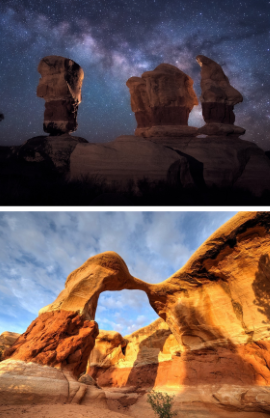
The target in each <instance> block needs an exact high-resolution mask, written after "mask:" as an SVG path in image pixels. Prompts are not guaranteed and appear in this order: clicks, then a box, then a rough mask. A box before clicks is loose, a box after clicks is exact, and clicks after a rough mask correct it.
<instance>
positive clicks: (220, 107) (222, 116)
mask: <svg viewBox="0 0 270 418" xmlns="http://www.w3.org/2000/svg"><path fill="white" fill-rule="evenodd" d="M196 60H197V62H198V63H199V65H200V66H201V68H202V69H201V90H202V94H201V97H200V99H201V102H202V114H203V118H204V120H205V122H206V125H204V126H203V127H202V128H200V129H199V133H200V134H205V135H234V136H239V135H243V134H244V133H245V129H244V128H240V127H239V126H235V125H234V121H235V115H234V112H233V109H234V106H235V105H236V104H237V103H240V102H242V101H243V96H242V95H241V93H239V91H237V90H236V89H235V88H234V87H232V86H231V84H230V82H229V79H228V77H227V76H226V75H225V74H224V71H223V69H222V67H221V66H220V65H219V64H217V63H216V62H215V61H213V60H211V59H210V58H207V57H205V56H204V55H198V56H197V57H196Z"/></svg>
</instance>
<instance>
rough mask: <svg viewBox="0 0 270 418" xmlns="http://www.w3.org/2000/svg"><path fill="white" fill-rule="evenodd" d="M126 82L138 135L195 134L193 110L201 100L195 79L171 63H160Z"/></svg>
mask: <svg viewBox="0 0 270 418" xmlns="http://www.w3.org/2000/svg"><path fill="white" fill-rule="evenodd" d="M126 85H127V86H128V88H129V91H130V96H131V109H132V111H133V112H134V113H135V117H136V121H137V124H138V126H137V129H136V131H135V135H137V136H143V137H153V136H155V137H156V136H178V137H179V136H195V135H196V132H197V129H196V128H193V127H191V126H188V118H189V113H190V112H191V110H192V109H193V107H194V106H195V105H197V104H198V99H197V96H196V94H195V92H194V90H193V80H192V79H191V78H190V77H189V76H188V75H187V74H185V73H184V72H183V71H181V70H179V69H178V68H177V67H175V66H173V65H170V64H160V65H158V67H156V68H155V69H154V70H153V71H146V72H144V73H143V74H142V76H141V77H131V78H129V79H128V81H127V83H126Z"/></svg>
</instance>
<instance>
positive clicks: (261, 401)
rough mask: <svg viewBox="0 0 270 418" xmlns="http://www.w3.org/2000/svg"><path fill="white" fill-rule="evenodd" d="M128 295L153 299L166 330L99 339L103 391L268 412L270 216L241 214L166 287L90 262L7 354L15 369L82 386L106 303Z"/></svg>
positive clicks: (111, 261) (116, 263) (106, 260)
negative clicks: (159, 390)
mask: <svg viewBox="0 0 270 418" xmlns="http://www.w3.org/2000/svg"><path fill="white" fill-rule="evenodd" d="M121 289H140V290H143V291H145V292H146V294H147V296H148V299H149V302H150V304H151V306H152V307H153V309H154V310H155V311H156V312H157V313H158V315H159V316H160V317H161V318H162V320H161V319H159V320H158V321H155V323H154V324H150V325H149V326H148V327H145V328H143V329H141V330H139V331H137V332H136V333H133V334H131V335H130V336H127V337H125V338H122V337H121V336H120V335H119V334H117V333H108V332H103V333H101V338H100V339H99V340H97V344H96V346H95V349H94V350H93V352H92V354H91V356H92V357H91V356H90V360H89V365H88V372H89V373H90V374H92V375H94V377H96V378H97V382H98V384H99V385H100V386H102V385H103V386H129V387H132V386H135V387H138V386H142V387H145V386H148V387H149V386H150V387H153V386H155V387H163V388H164V387H165V388H174V390H178V392H179V393H180V392H181V393H182V395H181V396H182V397H183V396H184V395H185V394H186V395H185V396H186V399H193V398H194V396H193V395H192V393H193V392H194V388H195V389H196V387H197V389H196V390H197V392H198V393H200V397H201V399H202V402H203V400H204V398H205V399H206V401H205V402H208V403H210V404H213V403H215V405H217V403H218V405H219V406H222V407H224V408H238V409H240V410H243V411H257V412H258V411H259V412H260V411H270V402H269V399H270V390H269V382H270V356H269V348H270V347H269V346H270V334H269V329H270V310H269V294H270V212H240V213H238V214H237V215H235V216H234V217H233V218H232V219H231V220H229V221H228V222H227V223H226V224H224V225H223V226H222V227H221V228H219V229H218V230H217V231H216V232H215V233H214V234H212V235H211V236H210V237H209V238H208V239H207V240H206V242H205V243H204V244H203V245H201V247H200V248H199V249H198V250H197V251H196V252H195V253H194V254H193V256H192V257H191V258H190V259H189V261H188V262H187V263H186V264H185V265H184V266H183V267H182V268H181V269H180V270H178V271H177V272H176V273H175V274H173V275H172V276H171V277H170V278H169V279H167V280H165V281H164V282H162V283H159V284H147V283H145V282H143V281H142V280H139V279H137V278H135V277H133V276H132V275H131V274H130V273H129V271H128V268H127V266H126V264H125V262H124V261H123V260H122V258H121V257H120V256H119V255H117V254H116V253H113V252H106V253H102V254H99V255H96V256H94V257H91V258H90V259H89V260H87V261H86V262H85V263H84V264H83V265H82V266H81V267H80V268H78V269H76V270H75V271H74V272H73V273H71V274H70V275H69V276H68V278H67V281H66V285H65V289H64V290H63V291H62V292H61V293H60V295H59V296H58V298H57V299H56V300H55V302H53V303H52V304H51V305H48V306H47V307H45V308H43V309H42V310H41V314H40V316H39V317H38V318H37V319H36V320H35V321H34V322H33V323H32V324H31V325H30V327H29V328H28V330H27V331H26V333H24V334H23V335H22V336H21V337H20V338H19V339H18V340H17V342H16V343H15V344H14V346H13V347H12V348H11V349H10V350H7V354H6V356H7V357H10V359H11V360H8V361H15V362H16V361H22V360H23V361H26V362H29V361H33V362H36V363H40V364H47V365H51V366H54V367H62V368H63V369H64V370H67V371H69V372H70V373H74V374H76V375H77V376H78V374H79V373H80V372H81V371H83V370H84V369H85V367H86V361H87V357H88V356H89V354H90V351H91V349H92V348H93V346H94V339H95V337H96V336H97V325H96V324H95V322H94V318H95V311H96V307H97V303H98V297H99V294H100V293H101V292H103V291H105V290H121ZM125 344H126V345H125ZM91 362H92V363H91ZM3 363H5V362H3ZM1 364H2V363H1ZM3 367H4V366H3ZM9 367H11V366H9ZM0 369H1V367H0ZM9 376H10V374H9ZM72 385H73V386H74V388H75V386H76V385H77V386H76V388H77V389H76V390H78V382H75V383H74V382H73V383H72ZM85 386H86V385H85ZM83 390H86V389H85V387H82V391H83ZM74 391H75V389H74ZM195 392H196V391H195ZM197 392H196V393H197ZM78 393H79V392H78ZM76 396H77V395H76ZM179 396H180V395H179ZM181 396H180V398H179V399H182V398H181ZM192 396H193V398H192ZM196 396H197V395H196ZM77 398H78V399H81V395H80V393H79V394H78V397H77ZM77 398H74V399H77ZM179 402H180V401H179ZM181 402H182V400H181ZM192 402H193V401H192Z"/></svg>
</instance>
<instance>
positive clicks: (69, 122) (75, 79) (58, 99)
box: [37, 55, 84, 136]
mask: <svg viewBox="0 0 270 418" xmlns="http://www.w3.org/2000/svg"><path fill="white" fill-rule="evenodd" d="M38 72H39V73H40V74H41V78H40V80H39V85H38V87H37V96H38V97H42V98H43V99H44V100H45V113H44V123H43V129H44V131H45V132H48V133H49V134H50V135H53V136H54V135H61V134H65V133H69V132H74V131H76V129H77V126H78V124H77V111H78V106H79V104H80V103H81V101H82V96H81V88H82V82H83V78H84V72H83V70H82V68H81V67H80V66H79V65H78V64H77V63H76V62H74V61H72V60H70V59H68V58H63V57H58V56H56V55H50V56H48V57H45V58H43V59H42V60H41V61H40V63H39V65H38Z"/></svg>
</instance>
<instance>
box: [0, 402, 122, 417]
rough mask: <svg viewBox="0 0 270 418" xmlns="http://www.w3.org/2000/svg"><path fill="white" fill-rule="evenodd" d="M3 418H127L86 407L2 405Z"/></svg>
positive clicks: (0, 407)
mask: <svg viewBox="0 0 270 418" xmlns="http://www.w3.org/2000/svg"><path fill="white" fill-rule="evenodd" d="M0 417H1V418H13V417H14V418H15V417H23V418H127V415H123V414H121V413H119V412H113V411H111V410H110V409H103V408H95V407H93V406H85V405H71V404H66V405H61V404H55V405H20V406H15V405H0Z"/></svg>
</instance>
